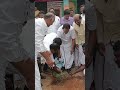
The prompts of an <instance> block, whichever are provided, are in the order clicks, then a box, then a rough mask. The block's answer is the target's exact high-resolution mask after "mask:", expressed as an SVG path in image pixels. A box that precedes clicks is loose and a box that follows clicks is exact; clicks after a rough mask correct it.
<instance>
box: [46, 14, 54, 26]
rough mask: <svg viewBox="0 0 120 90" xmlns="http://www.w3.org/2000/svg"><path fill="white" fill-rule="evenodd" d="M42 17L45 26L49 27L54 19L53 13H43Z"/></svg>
mask: <svg viewBox="0 0 120 90" xmlns="http://www.w3.org/2000/svg"><path fill="white" fill-rule="evenodd" d="M44 19H45V21H46V24H47V26H48V27H49V26H50V25H52V24H53V22H54V21H55V15H54V14H53V13H51V12H48V13H46V14H45V15H44Z"/></svg>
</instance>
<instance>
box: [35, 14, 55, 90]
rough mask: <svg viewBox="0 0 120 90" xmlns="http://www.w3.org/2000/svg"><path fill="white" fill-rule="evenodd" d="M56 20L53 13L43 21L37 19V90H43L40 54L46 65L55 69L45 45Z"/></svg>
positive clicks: (47, 15) (46, 15)
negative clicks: (45, 40) (38, 59)
mask: <svg viewBox="0 0 120 90" xmlns="http://www.w3.org/2000/svg"><path fill="white" fill-rule="evenodd" d="M54 20H55V15H54V14H53V13H47V14H45V16H44V18H43V19H36V21H35V90H42V88H41V83H40V73H39V68H38V64H37V55H38V53H40V54H41V55H42V56H43V57H44V58H45V59H46V63H47V64H48V65H49V66H50V67H53V64H54V63H53V60H52V58H51V57H50V55H51V53H50V52H49V51H48V50H47V49H46V47H45V45H44V43H43V40H44V37H45V35H46V34H47V30H48V27H49V26H50V25H52V24H53V22H54Z"/></svg>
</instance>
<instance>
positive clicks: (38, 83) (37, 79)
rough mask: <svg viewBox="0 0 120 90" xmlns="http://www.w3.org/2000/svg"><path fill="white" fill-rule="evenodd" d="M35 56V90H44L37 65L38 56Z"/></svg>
mask: <svg viewBox="0 0 120 90" xmlns="http://www.w3.org/2000/svg"><path fill="white" fill-rule="evenodd" d="M35 56H36V57H35V90H42V87H41V77H40V71H39V67H38V63H37V55H35Z"/></svg>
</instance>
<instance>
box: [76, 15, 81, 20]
mask: <svg viewBox="0 0 120 90" xmlns="http://www.w3.org/2000/svg"><path fill="white" fill-rule="evenodd" d="M76 19H82V17H81V16H80V14H75V15H74V20H76Z"/></svg>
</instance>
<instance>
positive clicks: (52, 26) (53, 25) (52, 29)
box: [47, 16, 60, 34]
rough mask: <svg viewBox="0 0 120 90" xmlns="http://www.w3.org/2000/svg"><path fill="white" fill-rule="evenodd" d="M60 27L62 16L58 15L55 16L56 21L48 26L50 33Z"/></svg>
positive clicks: (55, 31)
mask: <svg viewBox="0 0 120 90" xmlns="http://www.w3.org/2000/svg"><path fill="white" fill-rule="evenodd" d="M59 27H60V18H59V17H58V16H55V21H54V22H53V24H52V25H51V26H50V27H49V28H48V32H47V33H48V34H49V33H52V32H53V33H57V30H58V28H59Z"/></svg>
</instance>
